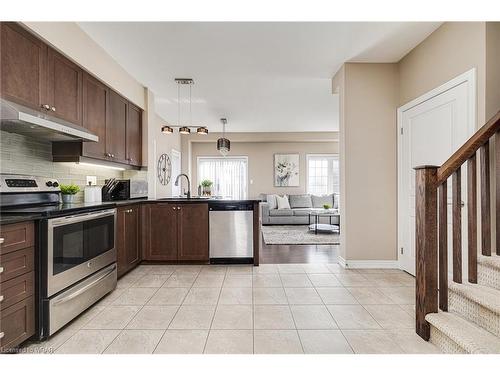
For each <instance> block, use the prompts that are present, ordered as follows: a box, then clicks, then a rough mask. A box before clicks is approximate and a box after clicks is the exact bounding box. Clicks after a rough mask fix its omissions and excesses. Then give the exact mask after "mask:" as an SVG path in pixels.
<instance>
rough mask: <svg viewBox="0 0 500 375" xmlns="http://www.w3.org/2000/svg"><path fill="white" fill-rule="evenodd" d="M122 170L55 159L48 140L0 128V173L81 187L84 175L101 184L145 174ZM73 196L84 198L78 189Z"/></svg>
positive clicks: (84, 182)
mask: <svg viewBox="0 0 500 375" xmlns="http://www.w3.org/2000/svg"><path fill="white" fill-rule="evenodd" d="M124 172H125V171H119V170H113V169H108V168H100V167H91V166H83V165H79V164H76V163H54V162H52V145H51V142H48V141H43V140H38V139H36V138H32V137H26V136H23V135H20V134H14V133H8V132H5V131H0V173H13V174H26V175H31V176H43V177H52V178H56V179H57V180H58V181H59V182H60V183H62V184H69V183H73V184H76V185H79V186H80V188H81V189H82V190H83V187H84V186H85V184H86V176H96V177H97V185H103V184H104V180H105V179H108V178H124V177H126V178H131V179H132V178H137V177H141V178H146V173H147V172H145V171H126V173H124ZM125 175H126V176H125ZM76 199H77V201H83V192H80V193H78V194H77V198H76Z"/></svg>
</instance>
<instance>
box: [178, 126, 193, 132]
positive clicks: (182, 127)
mask: <svg viewBox="0 0 500 375" xmlns="http://www.w3.org/2000/svg"><path fill="white" fill-rule="evenodd" d="M179 133H181V134H189V133H191V129H189V128H188V127H187V126H181V127H180V128H179Z"/></svg>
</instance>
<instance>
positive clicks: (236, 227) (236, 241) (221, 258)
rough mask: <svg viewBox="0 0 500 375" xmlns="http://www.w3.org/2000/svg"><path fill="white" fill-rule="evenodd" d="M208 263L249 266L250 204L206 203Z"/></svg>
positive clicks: (251, 246) (251, 208) (250, 242)
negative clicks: (208, 222)
mask: <svg viewBox="0 0 500 375" xmlns="http://www.w3.org/2000/svg"><path fill="white" fill-rule="evenodd" d="M208 209H209V212H210V213H209V221H210V224H209V226H210V263H222V264H229V263H238V264H245V263H253V204H251V203H230V202H227V203H226V202H213V203H209V205H208Z"/></svg>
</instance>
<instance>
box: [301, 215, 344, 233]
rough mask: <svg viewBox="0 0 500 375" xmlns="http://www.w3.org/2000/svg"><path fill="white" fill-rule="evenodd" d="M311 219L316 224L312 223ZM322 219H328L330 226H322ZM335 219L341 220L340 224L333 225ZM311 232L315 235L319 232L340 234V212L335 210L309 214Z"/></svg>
mask: <svg viewBox="0 0 500 375" xmlns="http://www.w3.org/2000/svg"><path fill="white" fill-rule="evenodd" d="M311 217H312V218H313V219H314V222H311ZM320 217H328V218H329V224H321V223H320V222H319V219H320ZM333 217H338V218H339V223H338V224H332V218H333ZM309 230H310V231H314V234H318V232H322V233H335V232H340V214H339V213H338V211H334V210H318V211H311V212H309Z"/></svg>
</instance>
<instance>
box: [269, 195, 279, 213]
mask: <svg viewBox="0 0 500 375" xmlns="http://www.w3.org/2000/svg"><path fill="white" fill-rule="evenodd" d="M266 201H267V204H268V205H269V209H270V210H274V209H276V208H277V207H278V203H277V202H276V194H267V196H266Z"/></svg>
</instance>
